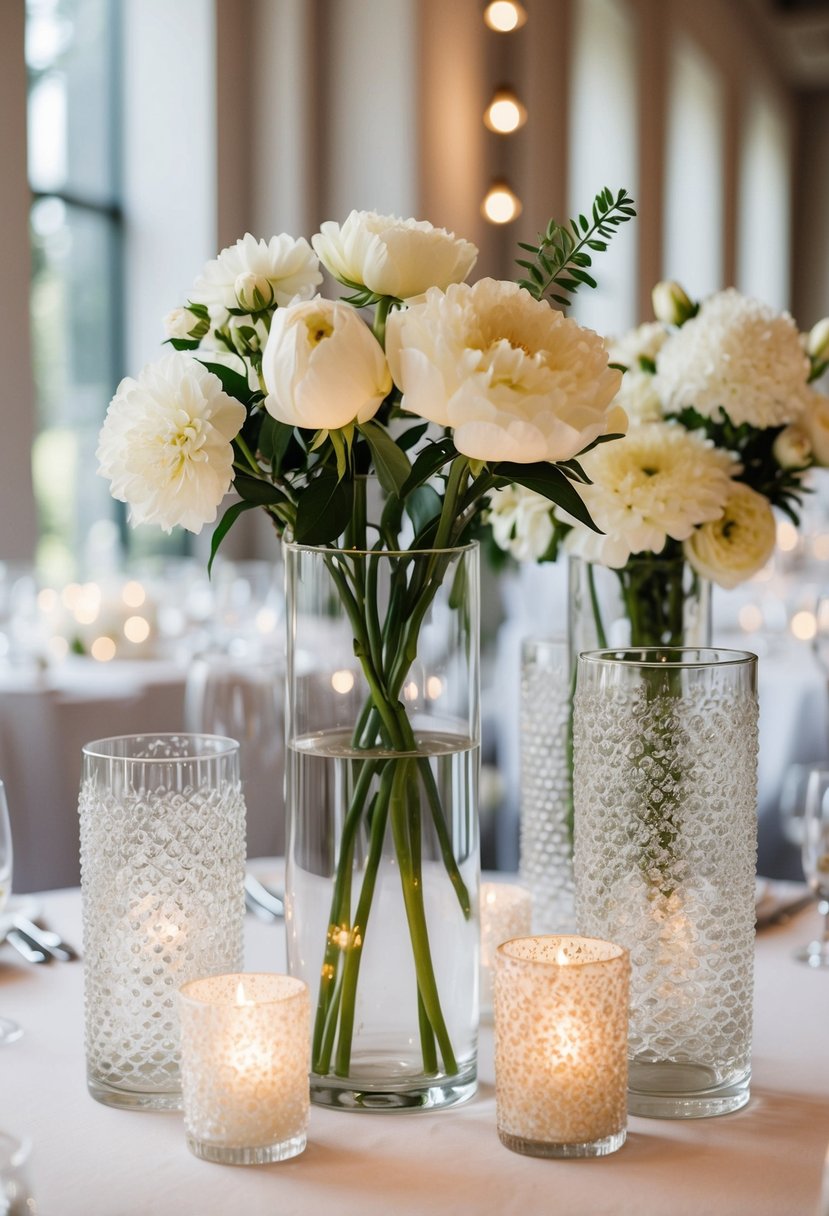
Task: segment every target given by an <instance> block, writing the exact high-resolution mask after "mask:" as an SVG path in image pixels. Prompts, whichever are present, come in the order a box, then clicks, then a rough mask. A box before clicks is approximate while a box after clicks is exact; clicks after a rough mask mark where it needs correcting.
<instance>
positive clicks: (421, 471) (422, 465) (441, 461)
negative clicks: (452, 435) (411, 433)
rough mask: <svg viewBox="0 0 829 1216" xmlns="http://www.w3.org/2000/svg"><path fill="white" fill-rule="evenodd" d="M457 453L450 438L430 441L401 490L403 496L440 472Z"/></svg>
mask: <svg viewBox="0 0 829 1216" xmlns="http://www.w3.org/2000/svg"><path fill="white" fill-rule="evenodd" d="M456 455H457V452H456V451H455V445H454V443H453V442H452V440H451V439H449V438H447V439H439V440H438V441H437V443H430V444H429V446H428V447H427V448H424V449H423V451H422V452H421V453H420V454H419V455H418V457H417V459H416V460H415V462H414V464H413V465H412V471H411V473H410V475H409V477H408V479H407V481H406V484H405V485H404V486H403V488H402V490H401V492H400V494H401V497H402V498H405V497H407V495H409V494H411V492H412V490H414V489H415V487H416V486H419V485H422V483H423V482H424V481H428V480H429V478H430V477H434V475H435V473H437V472H439V470H440V469H442V468H443V466H444V465H445V464H447V463H448V462H449V461H450V460H452V458H453V457H454V456H456Z"/></svg>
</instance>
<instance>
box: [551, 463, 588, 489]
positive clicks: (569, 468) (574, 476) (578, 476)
mask: <svg viewBox="0 0 829 1216" xmlns="http://www.w3.org/2000/svg"><path fill="white" fill-rule="evenodd" d="M558 467H559V468H560V469H561V470H562V472H563V473H565V474H566V475H567V476H568V477H569V478H570V480H571V481H580V482H581V483H582V485H585V486H592V484H593V482H592V481H591V480H590V478H589V477H588V476H587V474H586V473H585V471H584V469H583V468H582V467H581V465H580V464H579V462H578V461H577V460H560V461H559V462H558Z"/></svg>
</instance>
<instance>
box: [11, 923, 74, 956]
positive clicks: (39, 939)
mask: <svg viewBox="0 0 829 1216" xmlns="http://www.w3.org/2000/svg"><path fill="white" fill-rule="evenodd" d="M14 928H15V929H19V930H20V931H21V932H23V933H25V934H26V936H27V937H30V938H31V939H32V940H33V941H34V942H35V944H36V945H37V946H38V948H39V949H42V950H46V951H47V952H48V953H49V954H51V955H52V957H53V958H55V959H57V960H58V962H61V963H71V962H73V961H74V960H75V959H76V958H77V957H78V952H77V950H75V949H74V947H73V946H70V945H69V943H68V942H65V941H64V940H63V938H62V937H61V935H60V934H59V933H55V931H54V930H53V929H44V928H43V927H42V926H41V925H36V924H35V923H34V921H31V920H29V918H28V917H26V916H21V915H17V916H15V917H14Z"/></svg>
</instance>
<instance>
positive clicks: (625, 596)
mask: <svg viewBox="0 0 829 1216" xmlns="http://www.w3.org/2000/svg"><path fill="white" fill-rule="evenodd" d="M569 606H570V609H569V610H570V619H569V624H568V628H569V636H570V647H571V652H572V654H573V657H574V660H575V658H577V657H578V655H579V654H581V652H582V651H583V650H596V649H597V648H598V649H602V648H604V647H606V646H710V644H711V584H710V583H709V582H708V581H707V580H706V579H704V578H700V576H699V575H698V574H697V573H696V572H695V571H694V570H692V569H691V567H690V566H689V565H688V563H687V562H686V561H685V560H684V559H683V558H682V556H678V557H676V556H674V557H667V556H655V557H653V556H648V557H631V558H629V559H628V561H627V562H626V564H625V565H624V566H622V567H621V568H620V569H618V570H612V569H610V568H609V567H608V566H601V565H599V564H598V563H596V562H586V561H584V560H583V559H582V558H580V557H571V558H570V564H569Z"/></svg>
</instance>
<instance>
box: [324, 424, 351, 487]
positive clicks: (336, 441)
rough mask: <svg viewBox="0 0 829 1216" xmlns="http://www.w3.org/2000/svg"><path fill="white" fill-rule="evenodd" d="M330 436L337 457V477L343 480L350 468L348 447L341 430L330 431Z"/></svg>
mask: <svg viewBox="0 0 829 1216" xmlns="http://www.w3.org/2000/svg"><path fill="white" fill-rule="evenodd" d="M328 438H329V439H330V440H331V446H332V448H333V449H334V455H335V456H336V458H337V477H338V478H339V479H340V481H342V479H343V478H344V477H345V475H346V472H347V470H348V449H347V447H346V442H345V438H344V436H343V435H342V434H341V432H340V431H329V432H328Z"/></svg>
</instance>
